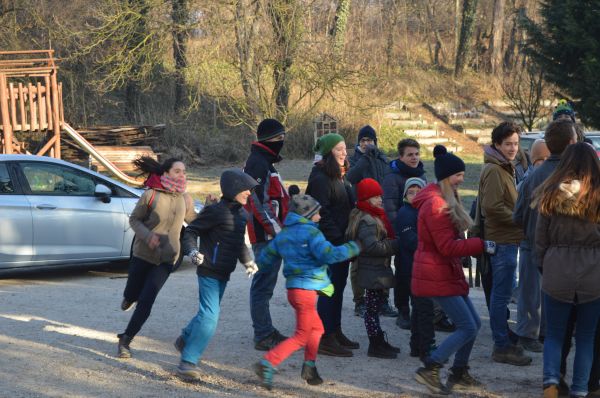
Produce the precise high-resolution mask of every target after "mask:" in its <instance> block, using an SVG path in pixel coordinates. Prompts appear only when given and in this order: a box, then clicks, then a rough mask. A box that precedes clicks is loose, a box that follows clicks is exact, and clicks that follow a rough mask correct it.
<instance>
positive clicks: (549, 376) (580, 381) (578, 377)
mask: <svg viewBox="0 0 600 398" xmlns="http://www.w3.org/2000/svg"><path fill="white" fill-rule="evenodd" d="M544 303H545V306H546V317H547V318H546V338H545V339H544V385H548V384H558V382H559V380H560V356H561V347H562V343H563V339H564V336H565V330H566V325H567V321H568V319H569V314H570V312H571V309H572V308H573V304H570V303H564V302H561V301H558V300H555V299H553V298H552V297H550V296H548V295H547V294H544ZM575 310H576V311H577V321H576V324H575V361H574V363H573V381H572V384H571V395H572V396H573V395H574V396H580V397H585V396H586V395H587V392H588V380H589V377H590V371H591V369H592V361H593V357H594V337H595V334H596V327H597V326H598V319H600V299H596V300H594V301H592V302H589V303H585V304H576V305H575Z"/></svg>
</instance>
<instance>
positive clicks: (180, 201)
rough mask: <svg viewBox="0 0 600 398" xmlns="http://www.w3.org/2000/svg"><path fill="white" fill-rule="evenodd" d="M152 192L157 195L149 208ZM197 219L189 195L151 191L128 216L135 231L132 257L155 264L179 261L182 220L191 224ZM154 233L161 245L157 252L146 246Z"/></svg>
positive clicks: (148, 191)
mask: <svg viewBox="0 0 600 398" xmlns="http://www.w3.org/2000/svg"><path fill="white" fill-rule="evenodd" d="M153 191H154V192H156V194H155V196H154V200H153V201H152V203H151V204H150V205H149V203H150V200H151V198H152V192H153ZM195 217H196V213H195V212H194V205H193V201H192V198H191V197H190V196H189V195H188V194H185V193H184V194H180V193H175V192H169V191H164V190H158V189H156V190H152V189H148V190H147V191H145V192H144V193H143V194H142V196H141V197H140V200H138V202H137V204H136V206H135V208H134V209H133V212H132V213H131V216H129V224H130V225H131V228H132V229H133V230H134V231H135V242H134V244H133V255H134V256H135V257H138V258H140V259H142V260H144V261H147V262H149V263H152V264H156V265H158V264H162V263H169V264H174V263H175V262H176V261H177V259H178V258H179V251H180V244H179V237H180V234H181V228H182V227H183V221H184V220H185V221H187V222H191V221H192V220H194V218H195ZM152 232H154V233H156V234H158V236H159V238H160V245H159V247H157V248H156V249H154V250H152V249H150V247H149V246H148V243H147V242H148V239H149V238H150V236H151V233H152Z"/></svg>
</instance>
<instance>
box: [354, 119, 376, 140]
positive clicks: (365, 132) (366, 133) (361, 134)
mask: <svg viewBox="0 0 600 398" xmlns="http://www.w3.org/2000/svg"><path fill="white" fill-rule="evenodd" d="M363 138H370V139H372V140H373V141H375V145H377V133H376V132H375V129H374V128H373V127H371V126H369V125H368V124H367V125H366V126H363V127H361V129H360V130H358V143H359V144H360V140H362V139H363Z"/></svg>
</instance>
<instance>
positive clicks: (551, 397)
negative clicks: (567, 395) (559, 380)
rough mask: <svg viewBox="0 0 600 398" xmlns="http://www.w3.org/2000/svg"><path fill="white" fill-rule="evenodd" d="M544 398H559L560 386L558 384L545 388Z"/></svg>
mask: <svg viewBox="0 0 600 398" xmlns="http://www.w3.org/2000/svg"><path fill="white" fill-rule="evenodd" d="M544 398H558V386H557V385H556V384H548V385H546V386H544Z"/></svg>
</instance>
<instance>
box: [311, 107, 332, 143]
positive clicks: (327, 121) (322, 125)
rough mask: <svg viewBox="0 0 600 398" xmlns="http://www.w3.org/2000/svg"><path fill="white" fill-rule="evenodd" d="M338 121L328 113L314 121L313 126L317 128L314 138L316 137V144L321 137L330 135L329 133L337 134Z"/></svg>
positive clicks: (322, 114)
mask: <svg viewBox="0 0 600 398" xmlns="http://www.w3.org/2000/svg"><path fill="white" fill-rule="evenodd" d="M337 123H338V122H337V120H336V119H335V118H334V117H333V116H331V115H329V114H327V113H321V114H320V115H319V116H317V117H316V118H315V119H314V120H313V124H314V126H315V130H314V137H315V142H317V140H318V139H319V137H321V136H323V135H325V134H329V133H337V131H338V130H337Z"/></svg>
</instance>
